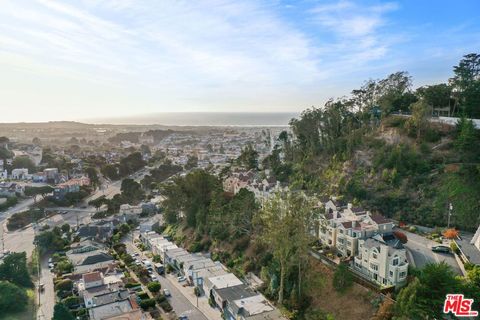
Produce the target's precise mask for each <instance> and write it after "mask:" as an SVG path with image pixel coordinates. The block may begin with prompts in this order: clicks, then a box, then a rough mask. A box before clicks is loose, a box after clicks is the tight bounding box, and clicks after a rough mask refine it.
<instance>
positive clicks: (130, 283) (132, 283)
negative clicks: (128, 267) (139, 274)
mask: <svg viewBox="0 0 480 320" xmlns="http://www.w3.org/2000/svg"><path fill="white" fill-rule="evenodd" d="M138 286H140V283H138V282H128V283H127V284H126V285H125V288H127V289H128V288H133V287H138Z"/></svg>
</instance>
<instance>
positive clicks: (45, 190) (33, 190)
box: [24, 186, 54, 202]
mask: <svg viewBox="0 0 480 320" xmlns="http://www.w3.org/2000/svg"><path fill="white" fill-rule="evenodd" d="M53 190H54V189H53V188H52V187H51V186H43V187H30V186H27V187H25V191H24V193H25V195H26V196H29V197H34V198H33V200H34V201H35V202H36V201H37V195H41V196H42V198H43V199H45V196H46V195H47V194H49V193H52V192H53Z"/></svg>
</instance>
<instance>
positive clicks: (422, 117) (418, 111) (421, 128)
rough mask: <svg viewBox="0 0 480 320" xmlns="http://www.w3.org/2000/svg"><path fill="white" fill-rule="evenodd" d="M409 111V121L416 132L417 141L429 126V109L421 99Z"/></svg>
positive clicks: (430, 112)
mask: <svg viewBox="0 0 480 320" xmlns="http://www.w3.org/2000/svg"><path fill="white" fill-rule="evenodd" d="M411 109H412V118H411V119H412V121H413V125H414V126H415V129H416V131H417V139H420V137H421V136H422V134H423V133H424V132H425V130H426V129H427V127H428V125H429V122H428V118H429V117H430V116H431V114H432V111H431V107H430V106H429V105H428V104H427V103H426V102H425V100H423V99H421V100H418V101H417V102H415V103H414V104H412V106H411Z"/></svg>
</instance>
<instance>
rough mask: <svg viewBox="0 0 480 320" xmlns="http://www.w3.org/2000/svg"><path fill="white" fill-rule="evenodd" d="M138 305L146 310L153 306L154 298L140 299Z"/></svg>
mask: <svg viewBox="0 0 480 320" xmlns="http://www.w3.org/2000/svg"><path fill="white" fill-rule="evenodd" d="M140 307H141V308H142V309H143V310H148V309H150V308H153V307H155V300H154V299H145V300H142V301H140Z"/></svg>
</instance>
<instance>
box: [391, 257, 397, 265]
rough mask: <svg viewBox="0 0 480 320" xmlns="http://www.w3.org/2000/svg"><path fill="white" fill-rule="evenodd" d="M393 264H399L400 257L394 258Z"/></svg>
mask: <svg viewBox="0 0 480 320" xmlns="http://www.w3.org/2000/svg"><path fill="white" fill-rule="evenodd" d="M392 265H394V266H398V257H395V258H393V261H392Z"/></svg>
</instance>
